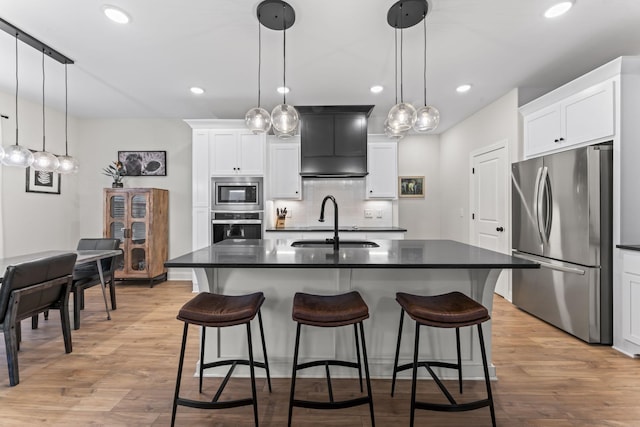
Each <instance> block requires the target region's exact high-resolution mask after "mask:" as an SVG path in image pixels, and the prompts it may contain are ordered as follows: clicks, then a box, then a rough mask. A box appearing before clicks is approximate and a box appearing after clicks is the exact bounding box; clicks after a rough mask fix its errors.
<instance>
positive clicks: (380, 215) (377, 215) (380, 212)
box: [376, 209, 382, 218]
mask: <svg viewBox="0 0 640 427" xmlns="http://www.w3.org/2000/svg"><path fill="white" fill-rule="evenodd" d="M376 218H382V209H378V210H377V211H376Z"/></svg>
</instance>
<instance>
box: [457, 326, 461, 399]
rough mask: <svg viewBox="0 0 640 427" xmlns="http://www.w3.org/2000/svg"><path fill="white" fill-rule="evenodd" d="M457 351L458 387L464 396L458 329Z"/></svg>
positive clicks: (458, 333) (458, 331)
mask: <svg viewBox="0 0 640 427" xmlns="http://www.w3.org/2000/svg"><path fill="white" fill-rule="evenodd" d="M456 351H457V352H458V386H459V387H460V394H462V357H460V328H456Z"/></svg>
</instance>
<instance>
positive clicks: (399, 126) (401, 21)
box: [387, 0, 426, 132]
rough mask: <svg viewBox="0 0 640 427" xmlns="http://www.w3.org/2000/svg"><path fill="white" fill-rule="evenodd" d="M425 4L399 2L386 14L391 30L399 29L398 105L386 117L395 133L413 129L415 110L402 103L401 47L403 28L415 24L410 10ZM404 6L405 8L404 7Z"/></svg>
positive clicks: (403, 0) (416, 1)
mask: <svg viewBox="0 0 640 427" xmlns="http://www.w3.org/2000/svg"><path fill="white" fill-rule="evenodd" d="M420 2H424V4H425V6H426V2H425V1H424V0H422V1H420V0H414V1H409V0H401V1H399V2H397V3H395V4H394V5H393V6H391V8H390V9H389V12H388V13H387V22H388V23H389V25H391V26H392V27H393V28H396V29H397V28H400V103H399V104H396V105H394V106H393V107H392V108H391V110H389V114H388V116H387V120H388V122H389V127H390V128H391V129H393V130H394V131H396V132H398V131H399V132H403V131H408V130H409V129H411V128H412V127H413V124H414V123H415V121H416V109H415V108H414V107H413V105H411V104H409V103H405V102H404V87H403V83H404V81H403V71H404V70H403V45H404V32H403V30H404V29H405V28H408V27H410V26H413V25H415V24H416V23H417V22H420V21H417V22H414V23H411V22H413V19H411V18H412V15H411V13H412V9H413V6H414V5H415V4H416V3H420ZM405 5H406V6H405Z"/></svg>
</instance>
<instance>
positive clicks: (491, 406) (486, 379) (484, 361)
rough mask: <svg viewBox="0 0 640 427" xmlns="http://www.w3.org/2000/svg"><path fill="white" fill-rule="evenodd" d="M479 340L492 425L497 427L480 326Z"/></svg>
mask: <svg viewBox="0 0 640 427" xmlns="http://www.w3.org/2000/svg"><path fill="white" fill-rule="evenodd" d="M478 338H479V339H480V352H481V353H482V365H483V368H484V382H485V384H486V386H487V399H488V400H489V411H490V412H491V424H492V425H493V427H496V412H495V409H494V407H493V394H492V393H491V379H490V378H489V364H488V362H487V353H486V352H485V349H484V335H483V334H482V325H481V324H478Z"/></svg>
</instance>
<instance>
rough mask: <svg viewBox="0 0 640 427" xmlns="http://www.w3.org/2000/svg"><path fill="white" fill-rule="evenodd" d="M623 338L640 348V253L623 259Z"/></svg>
mask: <svg viewBox="0 0 640 427" xmlns="http://www.w3.org/2000/svg"><path fill="white" fill-rule="evenodd" d="M622 269H623V272H622V298H621V302H622V307H621V308H622V310H621V311H622V337H623V339H624V340H626V341H629V342H631V343H633V344H636V345H639V346H640V252H632V251H625V252H624V253H623V257H622Z"/></svg>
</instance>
